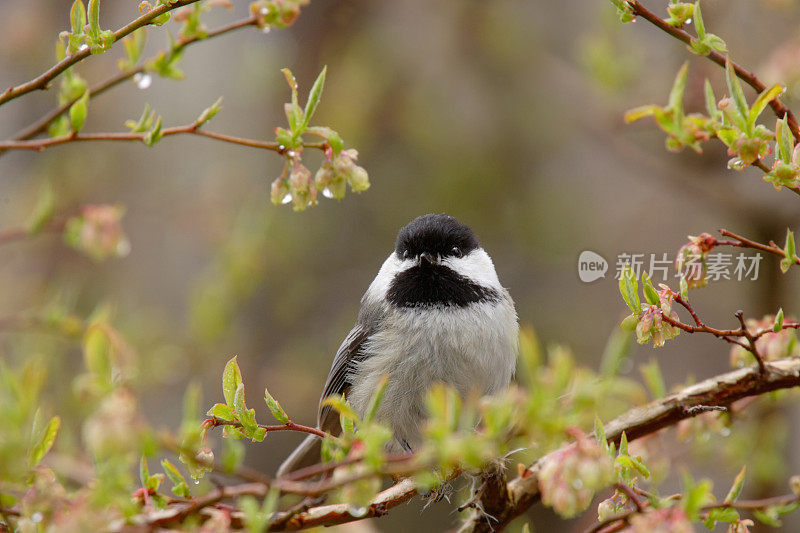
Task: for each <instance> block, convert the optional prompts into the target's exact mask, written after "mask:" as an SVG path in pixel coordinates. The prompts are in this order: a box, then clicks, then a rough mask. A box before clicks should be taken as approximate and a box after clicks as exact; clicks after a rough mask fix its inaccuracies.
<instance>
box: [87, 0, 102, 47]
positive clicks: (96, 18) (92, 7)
mask: <svg viewBox="0 0 800 533" xmlns="http://www.w3.org/2000/svg"><path fill="white" fill-rule="evenodd" d="M87 15H88V20H89V35H90V36H91V37H92V39H95V40H97V39H99V38H100V31H101V30H100V0H89V9H88V13H87Z"/></svg>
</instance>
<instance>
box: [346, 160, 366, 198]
mask: <svg viewBox="0 0 800 533" xmlns="http://www.w3.org/2000/svg"><path fill="white" fill-rule="evenodd" d="M350 187H351V188H352V189H353V191H354V192H362V191H366V190H367V189H369V175H368V174H367V171H366V170H364V168H363V167H360V166H358V165H356V166H355V167H354V168H353V171H352V172H351V173H350Z"/></svg>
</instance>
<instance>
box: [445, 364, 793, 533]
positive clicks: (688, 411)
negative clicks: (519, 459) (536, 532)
mask: <svg viewBox="0 0 800 533" xmlns="http://www.w3.org/2000/svg"><path fill="white" fill-rule="evenodd" d="M765 369H766V371H765V372H764V373H763V374H762V373H761V372H759V370H758V368H756V367H748V368H742V369H739V370H735V371H733V372H728V373H727V374H722V375H719V376H715V377H713V378H710V379H707V380H705V381H702V382H700V383H697V384H695V385H691V386H689V387H686V388H685V389H683V390H681V391H678V392H676V393H673V394H670V395H669V396H666V397H664V398H661V399H660V400H656V401H654V402H652V403H650V404H648V405H645V406H642V407H637V408H634V409H631V410H630V411H628V412H627V413H625V414H623V415H621V416H619V417H617V418H615V419H614V420H612V421H611V422H609V423H608V424H606V425H605V429H606V437H607V438H608V440H609V442H614V443H617V444H618V443H619V441H620V438H621V437H622V433H623V432H624V433H625V435H626V436H627V438H628V441H632V440H634V439H638V438H640V437H643V436H645V435H650V434H653V433H656V432H657V431H659V430H661V429H664V428H666V427H670V426H674V425H676V424H677V423H678V422H680V421H681V420H684V419H687V418H692V417H694V416H696V415H697V414H700V413H702V412H704V410H702V409H701V410H695V409H692V408H693V407H697V406H723V407H724V406H729V405H731V404H732V403H734V402H736V401H737V400H741V399H743V398H748V397H751V396H759V395H762V394H766V393H768V392H772V391H776V390H781V389H790V388H793V387H797V386H800V359H784V360H780V361H775V362H768V363H765ZM558 451H559V450H557V451H556V452H552V453H550V454H548V455H546V456H544V457H542V458H541V459H539V460H537V461H536V462H535V463H533V464H532V465H531V466H530V467H528V468H520V474H519V475H518V476H517V477H516V478H515V479H513V480H511V481H510V482H508V484H507V485H506V487H505V490H504V493H505V494H506V495H505V496H503V495H502V494H499V495H498V493H497V492H493V491H485V493H484V495H483V497H482V500H484V499H485V500H487V501H488V500H491V499H496V498H498V497H500V498H502V499H503V506H502V512H499V513H495V514H493V515H492V516H493V517H494V518H495V519H497V521H496V522H494V521H493V522H492V526H493V527H492V526H490V525H489V524H488V523H487V522H486V519H485V518H484V517H483V516H482V515H481V514H480V513H478V512H473V513H472V514H471V516H470V517H469V519H468V520H467V522H466V523H465V524H464V525H463V527H462V528H461V530H460V531H461V532H462V533H466V532H488V531H492V530H494V531H499V530H502V528H503V527H505V526H506V525H507V524H508V523H509V522H511V520H513V519H514V518H516V517H517V516H519V515H520V514H522V513H524V512H525V511H526V510H527V509H528V508H529V507H530V506H532V505H534V504H536V503H538V502H539V501H540V499H541V493H540V492H539V484H538V474H539V472H540V471H541V469H542V466H543V465H544V464H545V463H546V462H547V461H548V458H549V457H552V456H554V454H556V453H558Z"/></svg>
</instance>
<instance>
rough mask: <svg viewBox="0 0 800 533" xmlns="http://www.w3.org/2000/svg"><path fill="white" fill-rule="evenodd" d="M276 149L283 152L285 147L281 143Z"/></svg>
mask: <svg viewBox="0 0 800 533" xmlns="http://www.w3.org/2000/svg"><path fill="white" fill-rule="evenodd" d="M278 150H280V151H281V152H283V151H284V150H286V147H285V146H284V145H282V144H281V145H280V146H278Z"/></svg>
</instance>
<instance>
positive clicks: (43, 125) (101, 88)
mask: <svg viewBox="0 0 800 533" xmlns="http://www.w3.org/2000/svg"><path fill="white" fill-rule="evenodd" d="M257 23H258V18H257V17H256V16H255V15H254V16H251V17H247V18H244V19H241V20H238V21H236V22H232V23H230V24H228V25H226V26H222V27H220V28H217V29H215V30H210V31H208V32H207V33H206V35H205V37H202V38H201V37H198V36H194V37H191V38H189V39H185V40H179V41H178V42H177V43H176V45H175V48H174V51H179V50H181V49H183V48H185V47H187V46H189V45H191V44H194V43H197V42H199V41H206V40H208V39H213V38H214V37H217V36H219V35H223V34H225V33H229V32H231V31H235V30H238V29H241V28H245V27H247V26H254V25H256V24H257ZM145 70H146V62H144V63H143V64H141V65H139V66H138V67H136V68H134V69H130V70H126V71H124V72H120V73H118V74H115V75H113V76H111V77H109V78H108V79H106V80H103V81H102V82H100V83H98V84H97V85H95V86H93V87H91V88H90V89H89V98H90V99H91V98H94V97H95V96H99V95H101V94H103V93H104V92H106V91H107V90H109V89H112V88H113V87H116V86H117V85H119V84H120V83H122V82H124V81H127V80H129V79H131V78H133V77H134V76H135V75H137V74H141V73H143V72H145ZM79 98H80V97H78V98H73V99H72V100H69V101H67V102H64V104H62V105H60V106H58V107H56V108H53V109H52V110H50V111H49V112H48V113H47V114H45V115H43V116H42V117H41V118H40V119H39V120H37V121H36V122H33V123H32V124H30V125H29V126H27V127H25V128H23V129H22V130H20V131H19V132H17V133H16V134H15V135H14V137H13V140H15V141H24V140H28V139H32V138H33V137H36V136H37V135H39V134H40V133H42V132H44V131H45V130H47V127H48V126H49V125H50V123H51V122H53V121H54V120H55V119H57V118H58V117H60V116H61V115H63V114H64V113H66V112H67V111H69V108H70V107H71V106H72V104H74V103H75V102H76V101H78V99H79ZM6 150H7V149H0V154H3V153H4V152H5V151H6Z"/></svg>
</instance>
